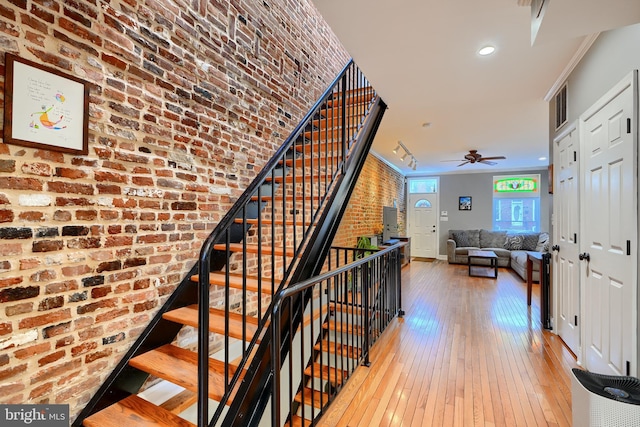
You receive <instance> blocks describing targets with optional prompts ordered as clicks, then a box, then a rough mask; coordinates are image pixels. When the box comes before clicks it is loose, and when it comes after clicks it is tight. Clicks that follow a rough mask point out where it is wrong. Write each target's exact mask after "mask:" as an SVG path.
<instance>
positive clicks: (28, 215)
mask: <svg viewBox="0 0 640 427" xmlns="http://www.w3.org/2000/svg"><path fill="white" fill-rule="evenodd" d="M19 218H20V219H21V220H22V221H29V222H40V221H44V219H45V216H44V213H43V212H38V211H29V212H21V213H20V216H19Z"/></svg>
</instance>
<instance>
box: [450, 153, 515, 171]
mask: <svg viewBox="0 0 640 427" xmlns="http://www.w3.org/2000/svg"><path fill="white" fill-rule="evenodd" d="M504 159H506V157H505V156H492V157H482V154H480V153H478V150H469V153H468V154H465V155H464V159H463V160H443V162H462V163H460V164H459V165H458V167H460V166H463V165H466V164H467V163H484V164H486V165H491V166H493V165H497V164H498V163H496V162H493V161H492V160H504Z"/></svg>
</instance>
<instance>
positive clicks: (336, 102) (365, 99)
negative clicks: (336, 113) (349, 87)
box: [327, 91, 374, 107]
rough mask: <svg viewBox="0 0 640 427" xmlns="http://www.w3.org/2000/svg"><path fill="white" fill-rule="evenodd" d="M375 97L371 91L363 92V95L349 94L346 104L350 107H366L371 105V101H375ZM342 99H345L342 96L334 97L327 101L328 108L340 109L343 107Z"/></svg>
mask: <svg viewBox="0 0 640 427" xmlns="http://www.w3.org/2000/svg"><path fill="white" fill-rule="evenodd" d="M373 95H374V93H373V92H370V91H363V92H362V93H351V94H347V97H346V99H345V100H346V104H347V105H350V106H357V105H366V104H369V102H371V100H372V99H373ZM342 99H343V96H342V95H337V96H334V97H332V98H331V99H329V100H327V106H329V107H334V106H335V107H339V106H341V105H342Z"/></svg>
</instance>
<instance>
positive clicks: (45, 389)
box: [29, 382, 53, 399]
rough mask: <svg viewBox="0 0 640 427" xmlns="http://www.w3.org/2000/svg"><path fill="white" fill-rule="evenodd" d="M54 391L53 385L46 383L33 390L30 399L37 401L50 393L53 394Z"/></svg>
mask: <svg viewBox="0 0 640 427" xmlns="http://www.w3.org/2000/svg"><path fill="white" fill-rule="evenodd" d="M52 390H53V383H52V382H49V383H44V384H41V385H39V386H38V387H35V388H33V390H31V393H29V398H30V399H37V398H39V397H42V396H44V395H46V394H48V393H51V391H52Z"/></svg>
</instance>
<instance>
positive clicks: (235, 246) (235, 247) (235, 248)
mask: <svg viewBox="0 0 640 427" xmlns="http://www.w3.org/2000/svg"><path fill="white" fill-rule="evenodd" d="M226 248H227V246H226V245H225V244H224V243H218V244H217V245H213V249H215V250H217V251H225V250H226ZM246 250H247V253H250V254H257V253H258V245H246ZM242 251H243V245H242V243H230V244H229V252H242ZM272 253H273V254H274V255H285V254H286V255H288V256H290V257H293V256H294V255H295V251H294V250H293V248H286V249H285V248H282V247H275V248H273V251H272V250H271V246H267V245H263V246H262V255H271V254H272Z"/></svg>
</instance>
